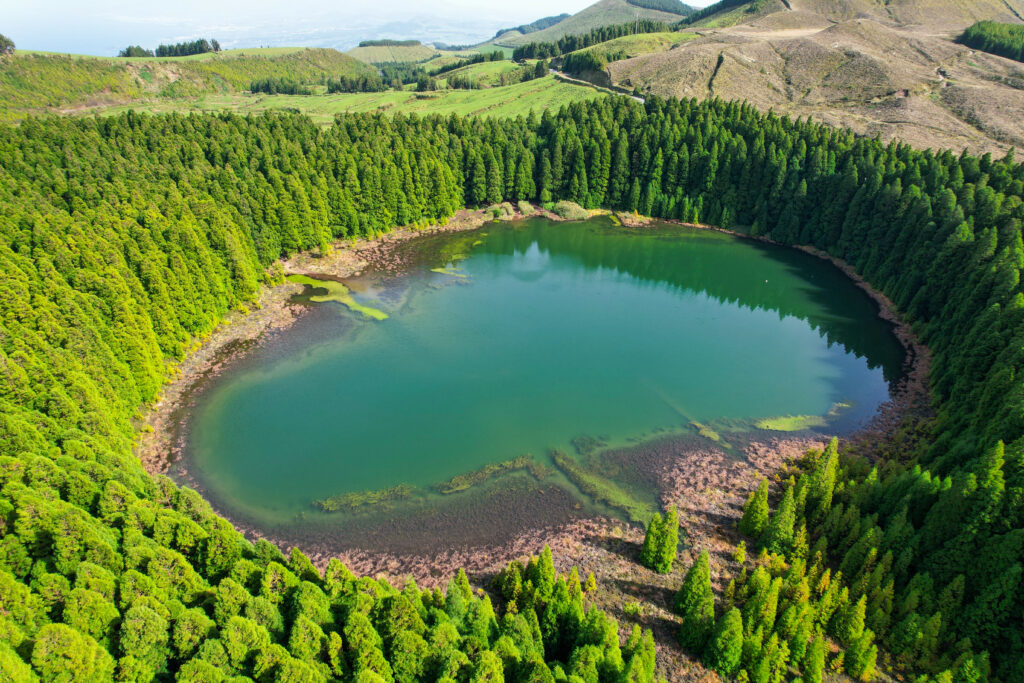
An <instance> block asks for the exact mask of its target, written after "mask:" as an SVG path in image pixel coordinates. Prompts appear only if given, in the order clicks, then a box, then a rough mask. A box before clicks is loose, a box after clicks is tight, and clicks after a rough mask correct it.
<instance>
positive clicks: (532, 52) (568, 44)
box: [512, 19, 672, 61]
mask: <svg viewBox="0 0 1024 683" xmlns="http://www.w3.org/2000/svg"><path fill="white" fill-rule="evenodd" d="M671 30H672V26H671V25H670V24H666V23H665V22H662V21H653V20H651V19H643V20H639V21H635V22H629V23H628V24H615V25H613V26H602V27H601V28H595V29H593V30H591V31H590V32H589V33H582V34H573V35H568V36H562V37H561V38H559V39H558V40H556V41H555V42H553V43H546V42H535V43H527V44H526V45H520V46H519V47H517V48H516V49H515V50H513V51H512V59H514V60H516V61H521V60H524V59H550V58H552V57H558V56H560V55H564V54H568V53H570V52H574V51H576V50H582V49H583V48H585V47H590V46H591V45H597V44H598V43H604V42H607V41H609V40H614V39H615V38H621V37H622V36H632V35H636V34H638V33H661V32H664V31H671Z"/></svg>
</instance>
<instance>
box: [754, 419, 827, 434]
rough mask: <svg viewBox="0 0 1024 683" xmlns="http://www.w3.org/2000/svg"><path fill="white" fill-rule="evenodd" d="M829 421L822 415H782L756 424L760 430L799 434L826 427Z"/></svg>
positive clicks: (758, 421) (761, 420)
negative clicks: (806, 430)
mask: <svg viewBox="0 0 1024 683" xmlns="http://www.w3.org/2000/svg"><path fill="white" fill-rule="evenodd" d="M826 424H827V421H826V419H825V418H824V417H822V416H821V415H782V416H780V417H765V418H762V419H760V420H757V421H755V422H754V426H755V427H757V428H758V429H767V430H769V431H773V432H799V431H803V430H805V429H812V428H814V427H824V426H825V425H826Z"/></svg>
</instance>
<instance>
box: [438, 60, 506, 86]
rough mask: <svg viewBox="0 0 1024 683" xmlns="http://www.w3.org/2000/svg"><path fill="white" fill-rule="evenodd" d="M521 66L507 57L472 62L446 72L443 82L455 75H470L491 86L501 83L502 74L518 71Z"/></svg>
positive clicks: (476, 81) (482, 84) (476, 80)
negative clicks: (477, 62)
mask: <svg viewBox="0 0 1024 683" xmlns="http://www.w3.org/2000/svg"><path fill="white" fill-rule="evenodd" d="M520 68H522V67H521V66H520V65H519V64H516V63H515V62H512V61H509V60H507V59H503V60H501V61H499V62H483V63H480V64H470V65H469V66H464V67H462V68H459V69H454V70H452V71H449V72H447V73H445V74H444V76H443V77H442V79H441V82H442V83H444V82H447V80H448V79H449V78H451V77H453V76H468V77H471V78H472V79H473V82H474V83H477V84H479V85H481V86H487V87H490V86H495V85H500V82H501V75H502V74H507V73H512V72H513V71H518V70H519V69H520Z"/></svg>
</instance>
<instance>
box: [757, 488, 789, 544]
mask: <svg viewBox="0 0 1024 683" xmlns="http://www.w3.org/2000/svg"><path fill="white" fill-rule="evenodd" d="M795 523H796V501H795V500H794V498H793V487H792V486H789V487H787V488H786V493H785V494H783V496H782V502H781V503H779V508H778V509H777V510H776V511H775V514H774V515H772V519H771V521H770V522H769V523H768V528H767V529H765V532H764V534H763V535H762V537H761V545H762V546H763V547H764V548H765V549H766V550H768V552H770V553H779V554H785V553H787V552H789V550H790V548H792V547H793V534H794V531H793V526H794V524H795Z"/></svg>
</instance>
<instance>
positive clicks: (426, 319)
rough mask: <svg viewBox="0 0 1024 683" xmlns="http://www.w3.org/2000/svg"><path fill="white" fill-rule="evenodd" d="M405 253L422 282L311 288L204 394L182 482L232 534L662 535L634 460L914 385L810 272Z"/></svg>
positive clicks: (501, 238) (850, 418) (618, 243)
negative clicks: (567, 524)
mask: <svg viewBox="0 0 1024 683" xmlns="http://www.w3.org/2000/svg"><path fill="white" fill-rule="evenodd" d="M395 248H396V249H400V250H403V252H404V253H403V254H402V255H401V258H400V259H399V260H400V261H401V262H402V263H407V264H408V263H411V264H412V265H410V266H409V267H408V268H407V269H406V272H403V273H399V274H395V273H384V272H379V273H377V272H367V273H365V274H363V275H362V276H360V277H359V278H357V279H351V280H345V281H343V282H334V281H331V282H326V283H318V282H316V281H315V280H311V279H309V278H306V277H304V276H300V277H299V278H295V280H294V281H296V282H298V283H300V284H303V285H305V287H306V288H305V291H304V293H303V295H302V296H301V297H300V300H302V301H305V302H308V305H309V306H310V310H309V312H308V314H307V315H305V316H302V317H301V318H300V319H299V321H298V322H297V323H296V324H295V325H293V326H291V327H289V328H288V329H286V330H284V331H283V332H281V333H279V334H278V335H276V336H275V338H274V339H272V340H271V341H270V342H269V343H266V344H263V345H261V346H259V347H258V348H256V349H255V350H253V351H251V352H250V353H248V354H246V355H244V356H243V357H242V358H241V359H240V360H239V361H237V362H235V363H233V364H232V365H231V367H230V368H229V370H228V371H227V372H226V373H224V374H222V375H221V376H219V377H217V378H216V379H215V380H214V381H211V382H209V383H208V385H207V386H205V387H204V388H203V390H202V392H201V394H200V396H199V399H198V400H197V402H196V405H195V407H194V409H193V410H192V412H191V415H190V416H189V421H188V423H187V448H186V456H185V457H184V458H183V459H182V460H181V461H180V462H179V463H177V465H176V468H175V472H176V474H177V476H178V477H179V478H181V479H184V480H187V481H188V482H189V483H191V484H193V485H195V486H197V487H198V488H200V489H201V490H202V491H203V492H204V494H205V495H207V496H208V497H209V498H210V499H211V500H212V501H213V502H214V503H215V505H216V506H217V507H218V508H219V509H220V510H221V511H222V512H224V513H226V514H228V515H229V516H231V517H233V518H235V519H236V520H238V521H241V522H243V523H247V524H248V525H250V526H252V527H254V528H256V529H259V530H264V531H267V532H270V533H272V534H274V535H276V536H279V537H280V536H282V535H287V536H291V537H294V538H297V539H314V540H316V541H320V542H323V541H327V542H328V544H330V545H337V546H339V547H343V546H350V547H362V548H367V549H379V550H396V551H408V552H416V551H418V552H423V551H425V550H428V549H430V548H435V547H443V546H446V545H451V544H460V543H463V544H464V543H482V542H500V541H501V540H502V536H506V535H508V534H513V533H516V532H519V531H522V530H523V529H525V528H531V527H537V526H543V525H547V524H557V523H560V522H563V521H565V520H567V519H569V518H571V517H573V516H576V515H584V514H593V513H597V514H606V515H612V516H617V517H620V518H622V519H625V520H632V521H640V520H646V519H647V518H648V517H649V515H650V514H652V513H653V512H654V511H655V510H656V509H657V496H658V491H657V490H656V489H657V484H656V482H657V476H656V473H652V472H649V471H648V472H645V471H639V469H638V468H635V467H623V462H635V461H642V462H645V463H647V464H646V465H645V467H647V468H648V469H650V468H656V467H657V465H658V463H656V462H655V463H651V462H650V460H651V459H650V458H646V459H645V458H636V459H630V458H629V457H624V455H623V454H624V453H629V451H630V450H631V449H642V448H644V447H645V444H650V443H653V442H656V441H662V442H663V441H664V440H665V439H676V440H680V442H692V443H695V444H699V443H702V442H703V443H706V444H708V445H711V446H713V447H715V448H719V449H724V450H726V451H732V450H733V444H735V443H742V442H743V441H744V440H745V439H748V438H750V435H751V434H758V433H761V434H765V433H772V432H779V433H782V432H792V431H795V430H817V431H818V432H821V433H829V434H831V433H839V434H841V433H845V432H850V431H852V430H855V429H856V428H857V427H858V426H860V425H862V424H864V423H865V422H867V421H868V420H869V419H870V418H871V417H872V416H873V415H874V414H875V412H876V410H877V409H878V406H879V405H880V404H881V403H883V402H885V401H887V400H888V399H889V386H890V383H892V382H894V381H895V380H897V379H898V378H899V376H900V371H901V364H902V362H903V358H904V354H903V349H902V347H901V345H900V343H899V342H898V341H897V339H896V338H895V337H894V336H893V334H892V329H891V325H890V324H889V323H886V322H885V321H883V320H881V319H880V318H879V317H878V305H877V304H876V303H875V302H874V301H873V300H872V299H871V298H870V297H869V296H868V295H867V294H866V293H865V292H864V291H862V290H861V289H859V288H858V287H857V286H856V285H855V284H854V283H853V282H852V281H850V280H849V279H848V278H847V277H846V276H845V275H844V274H843V273H841V272H840V271H839V270H838V269H836V268H835V267H834V266H832V265H831V264H829V263H827V262H825V261H822V260H820V259H817V258H815V257H813V256H810V255H808V254H805V253H802V252H799V251H795V250H789V249H784V248H781V247H776V246H772V245H768V244H763V243H759V242H755V241H751V240H744V239H740V238H737V237H734V236H731V235H727V234H724V233H720V232H715V231H708V230H698V229H693V228H686V227H681V226H669V225H657V224H656V225H655V226H653V227H648V228H643V229H636V228H623V227H619V226H617V225H615V224H613V222H612V221H611V220H609V219H607V218H598V219H593V220H589V221H585V222H579V223H556V222H551V221H548V220H545V219H531V220H524V221H518V222H514V223H502V224H498V223H494V224H488V225H486V226H485V227H484V228H483V229H481V230H476V231H471V232H465V233H448V234H435V235H428V236H424V237H419V238H415V239H412V240H409V241H407V242H405V243H402V244H400V245H397V246H396V247H395ZM735 450H736V452H737V457H740V456H739V449H735ZM640 469H642V468H640Z"/></svg>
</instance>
